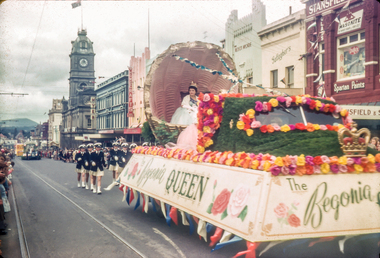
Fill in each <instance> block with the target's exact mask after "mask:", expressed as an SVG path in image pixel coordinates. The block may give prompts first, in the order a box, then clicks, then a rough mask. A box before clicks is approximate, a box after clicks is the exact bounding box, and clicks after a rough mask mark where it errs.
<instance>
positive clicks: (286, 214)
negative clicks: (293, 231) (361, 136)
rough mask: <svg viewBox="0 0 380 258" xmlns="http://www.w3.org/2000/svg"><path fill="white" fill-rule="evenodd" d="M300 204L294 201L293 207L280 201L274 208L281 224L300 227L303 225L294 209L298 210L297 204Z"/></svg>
mask: <svg viewBox="0 0 380 258" xmlns="http://www.w3.org/2000/svg"><path fill="white" fill-rule="evenodd" d="M298 205H299V202H298V201H294V202H293V203H292V204H291V208H290V209H289V207H288V206H287V205H286V204H284V203H282V202H281V203H279V204H278V205H277V206H276V208H274V213H275V215H276V217H277V221H278V222H279V223H280V224H281V226H282V225H283V224H286V225H289V226H291V227H299V226H301V220H300V219H299V218H298V217H297V215H296V214H295V212H294V210H297V206H298Z"/></svg>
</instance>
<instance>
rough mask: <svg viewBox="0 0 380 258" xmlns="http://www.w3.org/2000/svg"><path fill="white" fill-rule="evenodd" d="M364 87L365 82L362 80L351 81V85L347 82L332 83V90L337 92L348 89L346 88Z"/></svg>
mask: <svg viewBox="0 0 380 258" xmlns="http://www.w3.org/2000/svg"><path fill="white" fill-rule="evenodd" d="M364 88H365V83H364V82H355V81H352V82H351V87H350V85H349V84H346V85H338V84H336V83H335V84H334V91H335V93H339V92H341V91H348V90H357V89H364Z"/></svg>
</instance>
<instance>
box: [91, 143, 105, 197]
mask: <svg viewBox="0 0 380 258" xmlns="http://www.w3.org/2000/svg"><path fill="white" fill-rule="evenodd" d="M94 145H95V151H94V152H92V153H91V171H92V177H91V183H92V184H93V188H94V189H93V193H98V194H101V193H102V191H101V184H102V176H104V166H105V160H104V153H103V152H102V151H101V148H102V144H101V143H100V142H98V143H95V144H94ZM96 179H97V181H98V186H97V187H96V185H95V182H96Z"/></svg>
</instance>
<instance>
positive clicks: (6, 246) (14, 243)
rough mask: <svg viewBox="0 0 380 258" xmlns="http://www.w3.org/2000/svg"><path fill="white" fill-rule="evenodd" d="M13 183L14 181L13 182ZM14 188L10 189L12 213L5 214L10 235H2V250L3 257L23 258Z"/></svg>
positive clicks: (0, 236)
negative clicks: (14, 201)
mask: <svg viewBox="0 0 380 258" xmlns="http://www.w3.org/2000/svg"><path fill="white" fill-rule="evenodd" d="M12 183H13V181H12ZM12 187H13V185H12V186H10V188H9V194H8V200H9V203H10V204H11V211H10V212H7V213H5V222H6V223H7V224H8V228H7V231H8V234H7V235H0V239H1V242H2V244H1V247H0V249H1V250H2V251H3V257H4V258H8V257H12V258H19V257H20V258H21V249H20V242H19V239H18V231H17V222H16V215H15V208H16V207H14V203H13V200H14V196H13V191H12Z"/></svg>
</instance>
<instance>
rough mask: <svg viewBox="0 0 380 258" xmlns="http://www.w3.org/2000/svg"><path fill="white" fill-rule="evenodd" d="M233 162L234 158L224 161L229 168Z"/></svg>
mask: <svg viewBox="0 0 380 258" xmlns="http://www.w3.org/2000/svg"><path fill="white" fill-rule="evenodd" d="M233 161H234V158H229V159H227V160H226V165H227V166H231V164H232V162H233Z"/></svg>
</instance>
